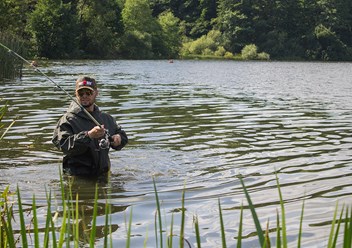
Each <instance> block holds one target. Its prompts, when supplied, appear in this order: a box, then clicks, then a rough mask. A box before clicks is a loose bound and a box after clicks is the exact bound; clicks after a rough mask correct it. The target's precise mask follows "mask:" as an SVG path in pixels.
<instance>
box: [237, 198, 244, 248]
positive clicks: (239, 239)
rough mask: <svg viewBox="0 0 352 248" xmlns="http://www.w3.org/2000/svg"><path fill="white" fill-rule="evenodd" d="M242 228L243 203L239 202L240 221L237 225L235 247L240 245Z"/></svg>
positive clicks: (238, 247)
mask: <svg viewBox="0 0 352 248" xmlns="http://www.w3.org/2000/svg"><path fill="white" fill-rule="evenodd" d="M242 228H243V203H242V204H241V213H240V223H239V225H238V236H237V246H236V247H237V248H241V247H242Z"/></svg>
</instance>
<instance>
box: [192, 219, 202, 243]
mask: <svg viewBox="0 0 352 248" xmlns="http://www.w3.org/2000/svg"><path fill="white" fill-rule="evenodd" d="M193 221H194V229H195V232H196V240H197V247H198V248H201V243H200V232H199V222H198V216H194V220H193Z"/></svg>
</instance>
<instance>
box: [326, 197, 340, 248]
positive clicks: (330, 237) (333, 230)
mask: <svg viewBox="0 0 352 248" xmlns="http://www.w3.org/2000/svg"><path fill="white" fill-rule="evenodd" d="M337 209H338V203H337V202H336V207H335V212H334V217H333V219H332V222H331V230H330V235H329V241H328V248H332V244H333V238H334V232H335V222H336V216H337Z"/></svg>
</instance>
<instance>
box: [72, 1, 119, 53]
mask: <svg viewBox="0 0 352 248" xmlns="http://www.w3.org/2000/svg"><path fill="white" fill-rule="evenodd" d="M77 14H78V20H79V24H80V34H79V47H80V50H81V51H82V52H83V53H84V56H85V57H93V58H111V57H115V56H116V53H117V47H118V42H119V41H120V39H119V37H120V36H121V35H122V33H123V24H122V22H121V9H120V7H119V5H118V4H117V2H116V1H114V0H105V1H95V0H78V4H77Z"/></svg>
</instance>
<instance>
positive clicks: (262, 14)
mask: <svg viewBox="0 0 352 248" xmlns="http://www.w3.org/2000/svg"><path fill="white" fill-rule="evenodd" d="M0 13H1V14H0V33H1V35H0V37H6V36H11V37H13V36H15V37H17V39H19V40H22V41H24V42H25V43H26V44H27V47H28V48H29V49H28V50H29V51H31V53H32V55H33V56H37V57H44V58H49V59H74V58H100V59H104V58H109V59H161V58H179V57H192V56H216V57H224V58H234V57H237V58H242V59H269V58H270V59H276V60H280V59H281V60H282V59H286V60H292V59H296V60H325V61H349V60H352V1H350V0H284V1H277V0H255V1H253V0H182V1H181V0H101V1H96V0H2V1H1V2H0Z"/></svg>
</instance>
